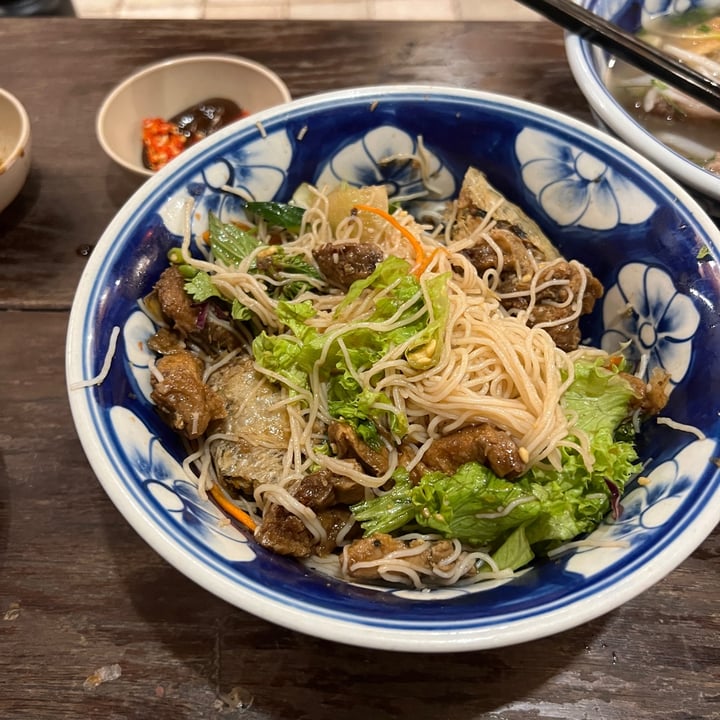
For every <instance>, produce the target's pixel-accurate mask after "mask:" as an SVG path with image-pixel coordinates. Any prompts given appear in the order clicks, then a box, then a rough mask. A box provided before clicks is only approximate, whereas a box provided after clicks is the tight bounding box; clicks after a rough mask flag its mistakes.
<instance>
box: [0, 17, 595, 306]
mask: <svg viewBox="0 0 720 720" xmlns="http://www.w3.org/2000/svg"><path fill="white" fill-rule="evenodd" d="M510 28H512V32H509V29H510ZM531 31H532V32H531ZM516 33H518V34H519V35H521V36H524V38H525V39H524V41H523V42H522V43H519V42H517V41H516ZM48 38H51V41H48ZM191 52H230V53H237V54H242V55H245V56H247V57H250V58H252V59H254V60H258V61H260V62H263V63H265V64H267V65H268V66H269V67H271V68H272V69H273V70H275V71H276V72H278V73H279V74H280V75H281V76H282V77H283V79H284V80H285V82H286V83H287V85H288V87H289V89H290V92H291V93H292V95H293V97H302V96H305V95H308V94H312V93H317V92H321V91H324V90H335V89H339V88H342V87H348V86H353V85H369V84H377V83H385V82H386V83H395V82H397V83H403V82H412V83H444V84H447V83H450V84H452V85H459V86H465V87H471V88H482V89H486V90H492V91H496V92H505V93H507V94H510V95H515V96H518V97H524V98H527V99H530V100H534V101H537V102H544V103H546V104H548V105H551V106H553V107H556V108H558V109H560V110H565V111H567V112H572V113H573V114H575V115H576V116H579V117H582V118H584V119H589V117H590V116H589V113H588V111H587V107H586V104H585V101H584V99H583V98H582V96H581V95H580V93H579V92H578V91H577V89H576V88H575V86H574V84H573V81H572V78H571V75H570V71H569V69H568V67H567V63H566V62H565V56H564V50H563V46H562V33H561V32H560V31H559V30H557V29H556V28H553V27H552V26H550V25H549V24H548V25H545V24H539V23H527V24H525V25H522V24H520V25H516V24H508V23H499V24H498V23H496V24H492V23H490V24H485V23H483V24H480V23H440V24H438V23H366V22H353V23H341V22H329V23H318V22H292V23H289V22H214V21H213V22H200V23H197V22H182V21H180V22H178V21H174V22H173V21H121V20H112V21H103V20H77V19H69V18H53V19H46V18H42V19H37V18H35V19H30V20H19V19H6V20H2V19H0V86H2V87H4V88H6V89H8V90H10V91H11V92H14V93H15V94H17V96H18V97H19V98H20V100H21V101H22V102H23V103H24V104H25V105H26V107H27V109H28V112H29V114H30V117H31V120H32V128H33V156H34V160H33V164H32V170H31V174H30V177H29V180H28V183H27V185H26V186H25V188H24V190H23V192H22V194H21V196H20V197H19V198H18V200H17V201H16V202H15V203H13V204H12V205H11V207H10V208H9V209H8V210H7V211H6V212H4V213H3V214H2V215H0V258H2V260H3V262H1V263H0V308H9V307H15V308H35V309H61V308H67V307H69V305H70V303H71V301H72V297H73V293H74V290H75V287H76V285H77V281H78V279H79V277H80V274H81V272H82V269H83V267H84V264H85V259H84V257H83V256H82V255H81V254H79V252H78V251H79V249H80V248H83V247H86V246H92V245H93V244H95V242H97V240H98V238H99V237H100V235H101V234H102V232H103V230H104V229H105V227H106V226H107V224H108V223H109V222H110V220H111V219H112V217H113V216H114V215H115V213H116V212H117V210H118V209H119V208H120V207H121V206H122V204H123V203H124V202H125V201H126V200H127V199H128V198H129V197H130V195H131V194H132V192H133V191H134V190H136V189H137V188H138V187H139V186H140V183H141V180H140V179H138V178H137V177H136V176H134V175H132V174H130V173H128V172H126V171H124V170H123V169H122V168H120V167H118V166H116V165H115V164H114V163H112V161H111V160H110V159H109V158H107V157H106V156H105V154H104V153H103V151H102V149H101V147H100V145H99V144H98V142H97V140H96V137H95V117H96V113H97V111H98V109H99V107H100V104H101V103H102V100H103V98H104V97H105V95H106V94H107V93H108V92H110V90H111V89H112V87H113V86H114V85H115V84H116V83H118V82H119V81H120V80H122V79H123V78H124V77H125V76H127V75H128V74H130V73H131V72H133V71H134V70H135V69H137V68H138V67H141V66H143V65H145V64H147V63H150V62H154V61H157V60H161V59H163V58H165V57H167V56H168V55H180V54H185V53H191ZM18 268H23V273H22V274H19V273H18V272H17V270H18ZM28 273H29V274H28Z"/></svg>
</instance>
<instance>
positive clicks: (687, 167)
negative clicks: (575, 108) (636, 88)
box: [565, 0, 720, 201]
mask: <svg viewBox="0 0 720 720" xmlns="http://www.w3.org/2000/svg"><path fill="white" fill-rule="evenodd" d="M581 4H582V5H584V6H585V7H588V8H590V9H592V7H593V5H595V4H596V0H582V1H581ZM565 49H566V54H567V59H568V64H569V65H570V70H571V71H572V74H573V76H574V77H575V81H576V82H577V84H578V86H579V87H580V90H581V91H582V92H583V94H584V95H585V97H586V98H587V100H588V102H589V103H590V105H591V107H592V109H593V110H594V111H595V113H596V114H597V116H598V117H599V118H600V120H602V122H603V123H605V124H606V125H607V126H608V127H609V128H610V129H611V130H612V131H613V132H614V133H616V134H617V135H618V136H619V137H620V138H621V139H622V140H623V141H625V142H626V143H629V144H630V145H631V146H632V147H634V148H635V149H636V150H637V151H638V152H641V153H642V154H644V155H645V157H648V158H653V159H655V161H656V162H657V164H658V165H660V166H661V167H662V169H663V170H664V171H665V172H668V173H670V174H671V175H672V176H673V177H675V178H677V179H678V180H680V182H682V183H684V184H686V185H688V186H689V187H691V188H694V189H696V190H698V191H700V192H702V193H703V194H705V195H707V196H708V197H710V198H712V199H713V200H716V201H720V176H718V175H716V174H714V173H711V172H710V171H709V170H705V169H704V168H702V167H700V166H699V165H696V164H695V163H693V162H692V161H691V160H688V159H687V158H685V157H683V156H682V155H680V154H679V153H677V152H675V151H674V150H673V149H671V148H670V147H668V146H667V145H665V144H664V143H663V142H662V141H661V140H659V139H658V138H657V137H655V135H653V134H652V133H650V132H648V131H647V130H646V129H645V128H644V127H643V126H642V125H640V123H638V122H637V121H636V120H635V119H634V118H633V117H631V116H630V115H629V114H628V113H627V112H626V111H625V110H623V108H622V107H621V106H620V104H619V103H618V101H617V100H616V99H615V98H614V97H613V95H612V93H611V92H610V91H609V90H608V89H607V87H606V85H605V83H604V82H603V80H602V78H601V77H600V74H599V73H598V71H597V69H596V61H597V60H598V59H599V58H600V57H601V56H602V54H603V52H604V51H602V50H599V49H598V48H596V47H595V46H594V45H592V44H591V43H589V42H587V41H586V40H583V39H582V38H581V37H580V36H579V35H573V34H569V33H568V34H566V36H565Z"/></svg>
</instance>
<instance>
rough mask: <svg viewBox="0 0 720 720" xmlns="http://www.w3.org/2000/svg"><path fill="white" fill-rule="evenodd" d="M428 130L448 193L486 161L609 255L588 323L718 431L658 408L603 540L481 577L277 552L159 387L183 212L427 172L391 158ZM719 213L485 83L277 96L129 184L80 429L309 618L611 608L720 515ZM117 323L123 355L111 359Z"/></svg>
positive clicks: (600, 257)
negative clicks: (383, 578) (158, 338)
mask: <svg viewBox="0 0 720 720" xmlns="http://www.w3.org/2000/svg"><path fill="white" fill-rule="evenodd" d="M418 136H422V138H423V140H424V144H425V146H426V148H427V149H428V151H429V153H430V157H431V159H432V164H433V166H434V168H433V169H434V170H436V171H438V177H440V178H442V185H443V187H444V189H445V192H446V194H447V196H448V197H452V196H453V195H455V194H456V192H457V190H458V186H459V183H460V180H461V178H462V176H463V174H464V172H465V170H466V168H467V166H468V165H469V164H474V165H476V166H478V167H480V168H482V169H483V170H485V171H486V172H487V174H488V175H489V178H490V180H491V182H493V183H494V184H495V185H496V186H497V187H498V188H499V189H500V190H501V191H503V192H504V193H506V194H507V195H508V196H509V197H510V198H511V199H512V200H514V201H515V202H517V203H519V204H521V205H522V206H523V207H524V208H525V209H526V210H527V211H528V213H529V214H530V215H531V216H532V217H534V218H535V219H536V220H537V221H538V222H539V223H540V224H541V226H542V227H543V228H544V229H545V230H546V232H547V233H548V234H549V236H550V237H551V238H553V239H554V241H555V242H556V243H557V245H559V247H560V248H561V249H562V250H563V252H564V253H565V254H566V255H567V256H571V257H576V258H578V259H579V260H581V261H582V262H584V263H586V264H587V265H589V266H590V267H591V269H592V270H593V272H594V273H595V274H596V275H597V276H598V277H599V278H600V279H601V280H602V281H603V282H604V284H605V287H606V289H607V293H606V296H605V298H604V300H603V301H602V303H600V304H599V307H598V308H597V310H596V312H595V313H594V315H593V316H591V318H590V319H589V322H588V324H587V325H586V327H585V331H586V334H587V336H588V337H589V338H591V339H592V340H593V341H594V342H595V343H597V344H600V345H605V346H606V347H612V348H615V347H616V346H617V343H618V341H620V342H628V343H629V344H630V347H631V348H632V350H633V351H634V352H636V353H638V354H639V353H643V354H645V355H646V356H647V357H648V358H649V362H648V368H647V369H648V372H649V371H650V370H652V368H653V367H654V366H656V365H660V366H662V367H663V368H665V369H666V370H667V371H668V372H669V373H670V376H671V378H672V394H671V396H670V401H669V405H668V407H667V414H668V415H669V416H670V417H672V418H673V419H674V420H675V421H676V422H678V423H684V424H687V425H691V426H693V427H695V428H696V429H697V430H698V431H699V433H695V432H690V431H685V430H678V429H672V428H670V427H667V426H665V425H660V424H654V423H653V424H651V425H649V426H648V427H647V428H646V429H645V430H644V432H643V434H642V442H641V445H642V446H641V452H642V456H643V457H644V458H645V460H646V463H647V464H646V467H645V468H644V474H645V475H646V476H647V477H648V478H649V480H650V482H649V484H647V485H638V484H632V485H631V486H630V487H629V489H628V492H627V494H626V496H625V498H624V500H623V505H624V508H625V510H624V513H623V514H622V516H621V518H620V519H619V520H618V521H613V520H612V519H608V520H607V521H606V522H604V523H603V524H602V525H601V527H600V528H599V529H598V530H597V531H596V532H595V533H594V540H596V541H597V542H594V543H593V547H581V548H578V549H577V550H576V551H574V552H570V553H568V554H565V555H562V556H560V557H558V558H555V559H553V560H547V561H541V562H536V563H535V564H534V566H533V567H532V568H531V569H530V570H529V571H527V572H525V573H524V574H523V575H522V576H520V577H518V578H516V579H513V580H512V581H505V582H504V583H495V584H487V585H479V586H474V587H473V588H472V589H468V588H465V589H440V590H434V591H429V592H427V591H426V592H417V591H411V590H386V591H380V590H376V589H370V588H368V587H362V586H353V585H349V584H346V583H342V582H339V581H336V580H333V579H329V578H328V577H326V576H322V575H320V574H317V573H315V572H312V571H308V570H307V569H305V568H304V567H303V566H302V565H300V564H299V563H297V562H295V561H293V560H291V559H287V558H284V557H280V556H277V555H273V554H269V553H268V552H266V551H265V550H263V549H262V548H260V547H258V546H257V545H256V544H255V543H254V541H253V540H252V538H251V537H248V535H247V534H246V533H245V532H243V531H242V530H241V529H238V528H237V527H235V526H234V525H231V524H229V523H227V522H223V520H224V518H223V515H222V513H221V512H219V511H218V509H217V508H216V506H215V505H214V504H212V503H211V502H208V501H205V500H202V499H201V498H200V497H199V496H198V493H197V491H196V489H195V487H194V486H193V484H192V483H191V482H189V481H188V480H187V478H186V477H185V475H184V474H183V470H182V468H181V464H180V463H181V460H182V458H183V454H184V453H183V448H182V445H181V443H180V442H179V440H178V438H177V437H175V435H174V434H173V433H172V432H171V431H170V430H169V429H168V428H167V427H166V426H165V425H164V424H163V422H162V421H161V420H160V419H159V417H158V415H156V413H155V411H154V409H153V407H152V405H151V404H150V402H149V401H148V394H149V370H148V353H147V350H146V349H145V340H146V339H147V338H148V337H149V335H150V334H151V333H152V332H153V326H152V323H151V322H150V320H148V318H147V317H146V316H145V315H143V313H142V312H141V311H140V309H139V307H138V299H139V298H141V297H142V296H144V295H145V294H146V293H147V292H148V291H149V290H150V289H151V288H152V286H153V284H154V282H155V281H156V280H157V278H158V276H159V274H160V272H161V271H162V269H163V268H164V266H165V264H166V252H167V250H168V249H169V248H170V247H172V246H174V245H177V244H178V242H179V236H180V235H181V233H182V231H183V221H184V207H185V204H186V201H187V200H188V199H190V200H191V201H192V204H193V213H192V223H193V226H194V230H195V231H198V232H201V231H202V230H204V229H205V223H206V218H207V213H208V212H209V211H210V210H213V211H214V212H217V213H219V214H220V216H221V217H223V218H225V219H229V218H232V217H233V215H234V213H236V211H237V204H236V203H237V202H238V199H237V198H236V197H235V196H234V195H232V194H229V193H227V192H224V191H222V190H221V189H220V188H221V187H222V186H223V185H231V186H233V187H236V188H242V189H243V190H244V191H245V192H246V193H250V194H251V195H253V196H254V197H256V198H257V199H272V198H275V199H280V200H286V199H288V198H289V196H290V194H291V192H292V191H293V189H294V188H296V186H297V185H298V184H299V183H300V182H302V181H311V182H315V183H318V182H319V183H322V182H323V181H324V180H331V181H332V180H341V179H343V180H346V181H348V182H351V183H357V184H367V183H379V182H385V183H387V184H389V185H390V186H392V187H397V188H399V189H402V190H403V191H405V190H412V186H413V185H414V184H415V183H417V182H418V178H417V176H416V175H415V174H414V173H415V171H414V170H412V169H411V168H406V169H404V170H399V169H398V168H397V166H395V168H394V171H393V172H390V173H389V174H388V173H387V172H386V170H384V169H383V167H382V166H381V165H380V164H379V163H378V161H379V159H381V158H383V157H386V156H387V155H389V154H391V153H396V152H403V151H406V152H411V151H412V150H413V149H414V148H415V146H416V143H417V141H418ZM718 253H720V234H719V233H718V230H717V228H716V227H715V226H714V225H713V224H712V223H711V222H710V220H709V219H708V218H707V216H706V215H705V214H704V213H703V212H702V210H701V209H700V208H699V207H698V206H697V205H696V204H695V202H694V201H693V200H692V199H691V198H690V197H689V196H688V194H687V193H686V192H685V191H684V190H683V189H681V188H680V187H679V186H678V185H677V184H676V183H675V182H674V181H673V180H671V179H670V178H668V177H667V176H665V175H664V174H662V173H659V172H658V171H657V169H656V168H655V167H654V166H653V165H652V164H651V163H649V162H648V161H647V160H645V159H644V158H643V157H641V156H640V155H639V154H636V153H634V152H633V151H631V150H630V149H628V148H627V147H625V146H623V145H621V144H620V143H618V142H616V141H615V140H613V139H612V138H610V137H609V136H608V135H606V134H604V133H601V132H600V131H598V130H595V129H594V128H592V127H589V126H587V125H584V124H581V123H579V122H577V121H575V120H573V119H571V118H568V117H565V116H562V115H559V114H558V113H555V112H553V111H550V110H547V109H544V108H542V107H538V106H534V105H531V104H528V103H525V102H521V101H518V100H515V99H511V98H505V97H502V96H495V95H490V94H486V93H482V92H474V91H468V90H459V89H452V88H438V87H423V86H418V87H410V86H401V87H392V86H390V87H372V88H364V89H354V90H348V91H341V92H335V93H331V94H327V95H320V96H316V97H310V98H307V99H303V100H299V101H295V102H292V103H290V104H288V105H285V106H282V107H280V108H276V109H272V110H268V111H266V112H262V113H259V114H258V115H256V116H254V117H253V118H252V119H250V120H247V121H243V122H240V123H239V124H237V125H235V126H233V127H231V128H227V129H226V130H224V131H221V132H219V133H218V134H217V135H215V136H213V138H212V139H211V140H210V141H208V142H206V143H203V145H202V147H197V148H193V149H191V150H189V151H187V153H186V154H185V155H184V156H183V158H182V160H181V161H179V162H177V163H175V164H174V166H173V167H172V168H167V169H166V170H164V171H162V172H160V173H158V174H157V176H155V177H153V178H152V179H151V180H150V181H148V183H146V184H145V185H143V187H142V188H140V190H138V192H137V193H136V194H135V195H134V196H133V197H132V198H131V199H130V200H129V201H128V203H127V204H126V205H125V207H124V208H123V209H122V210H121V211H120V212H119V213H118V215H117V217H116V218H115V219H114V221H113V222H112V223H111V224H110V226H109V227H108V229H107V230H106V232H105V234H104V235H103V236H102V238H101V239H100V241H99V243H98V244H97V247H96V248H95V250H94V252H93V254H92V256H91V258H90V260H89V263H88V266H87V269H86V271H85V273H84V274H83V277H82V279H81V282H80V285H79V287H78V291H77V296H76V299H75V302H74V305H73V309H72V313H71V319H70V326H69V331H68V340H67V379H68V386H69V397H70V403H71V406H72V411H73V415H74V419H75V423H76V425H77V430H78V434H79V436H80V438H81V440H82V443H83V446H84V448H85V451H86V453H87V456H88V458H89V460H90V463H91V465H92V467H93V469H94V471H95V473H96V474H97V476H98V478H99V480H100V482H101V483H102V485H103V487H104V488H105V490H106V491H107V493H108V495H109V496H110V498H111V499H112V501H113V502H114V503H115V504H116V506H117V507H118V509H119V510H120V512H121V513H122V514H123V515H124V516H125V517H126V518H127V520H128V521H129V522H130V523H131V524H132V526H133V527H134V528H135V529H136V530H137V532H138V533H139V534H140V535H141V536H142V537H143V538H144V539H145V540H146V541H147V542H148V543H149V544H150V545H151V546H152V547H153V548H155V550H156V551H157V552H159V553H160V554H161V555H162V556H163V557H164V558H166V559H167V561H168V562H170V563H171V564H172V565H174V566H175V567H176V568H178V569H179V570H180V571H182V572H183V573H185V574H186V575H187V576H189V577H190V578H192V579H193V580H194V581H196V582H197V583H199V584H200V585H202V586H203V587H204V588H206V589H207V590H209V591H210V592H212V593H215V594H216V595H218V596H220V597H221V598H224V599H225V600H227V601H228V602H230V603H233V604H235V605H236V606H238V607H239V608H242V609H244V610H247V611H249V612H251V613H254V614H256V615H258V616H261V617H263V618H265V619H267V620H270V621H272V622H275V623H278V624H280V625H283V626H287V627H290V628H293V629H296V630H298V631H301V632H304V633H309V634H312V635H317V636H321V637H323V638H329V639H332V640H336V641H340V642H344V643H350V644H355V645H361V646H368V647H375V648H388V649H398V650H406V651H457V650H470V649H477V648H489V647H497V646H502V645H508V644H512V643H518V642H522V641H525V640H530V639H533V638H537V637H540V636H544V635H549V634H552V633H556V632H559V631H561V630H564V629H567V628H570V627H572V626H575V625H578V624H580V623H582V622H585V621H587V620H590V619H591V618H594V617H596V616H598V615H601V614H603V613H606V612H608V611H610V610H612V609H613V608H615V607H617V606H618V605H620V604H621V603H623V602H625V601H627V600H629V599H630V598H632V597H634V596H636V595H637V594H638V593H640V592H642V591H643V590H645V589H646V588H647V587H649V586H650V585H652V584H653V583H655V582H657V581H658V580H660V579H661V578H662V577H663V576H664V575H666V574H667V573H668V572H670V571H671V570H672V569H673V568H674V567H676V566H677V565H678V564H679V563H680V562H682V561H683V560H684V559H685V558H686V557H687V556H688V555H689V554H690V553H691V552H692V551H693V550H694V549H695V547H697V545H698V544H699V543H700V542H702V540H703V539H704V538H705V537H706V536H707V535H708V534H709V533H710V531H711V530H712V529H713V527H714V526H715V525H716V523H717V522H718V520H719V519H720V470H718V466H717V463H716V461H715V458H716V457H717V456H718V455H720V450H719V449H718V447H717V437H718V426H719V424H720V423H719V420H718V402H717V398H718V397H720V387H718V385H719V383H720V381H719V380H718V378H720V323H718V312H717V308H718V307H720V273H719V272H718V267H717V262H716V258H717V257H718ZM114 328H118V329H119V338H118V343H117V348H116V350H115V352H114V355H113V357H112V360H111V363H110V366H109V373H108V375H107V377H106V378H105V379H104V381H103V382H102V383H100V384H99V385H90V386H88V387H78V386H77V383H78V382H80V381H83V380H88V379H92V378H94V377H95V376H97V375H98V374H99V373H100V371H101V367H102V365H103V363H104V361H105V359H106V356H107V355H108V353H107V351H108V348H109V346H110V343H111V336H112V334H113V329H114Z"/></svg>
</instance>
